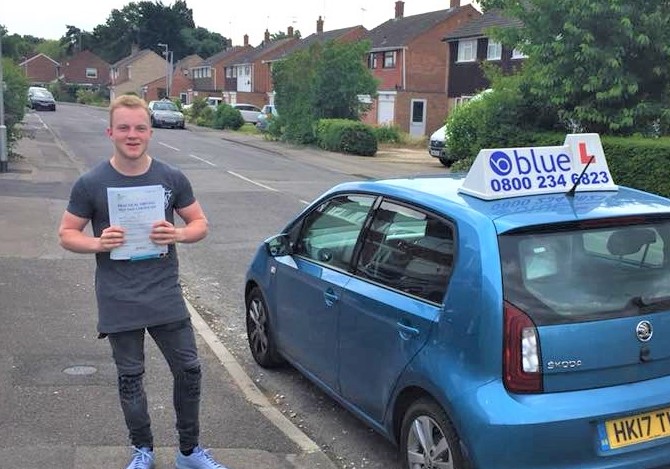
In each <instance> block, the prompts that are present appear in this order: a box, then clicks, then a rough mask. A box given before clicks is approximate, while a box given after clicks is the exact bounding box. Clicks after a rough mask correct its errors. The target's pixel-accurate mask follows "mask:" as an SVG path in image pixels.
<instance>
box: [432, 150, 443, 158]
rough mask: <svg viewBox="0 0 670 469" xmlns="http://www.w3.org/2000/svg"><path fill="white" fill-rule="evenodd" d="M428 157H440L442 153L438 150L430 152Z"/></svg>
mask: <svg viewBox="0 0 670 469" xmlns="http://www.w3.org/2000/svg"><path fill="white" fill-rule="evenodd" d="M430 156H437V157H440V156H442V152H441V151H440V150H430Z"/></svg>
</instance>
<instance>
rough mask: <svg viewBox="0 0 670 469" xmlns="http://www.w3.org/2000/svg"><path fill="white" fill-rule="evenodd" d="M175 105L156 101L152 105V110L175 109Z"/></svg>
mask: <svg viewBox="0 0 670 469" xmlns="http://www.w3.org/2000/svg"><path fill="white" fill-rule="evenodd" d="M177 110H178V109H177V106H175V105H174V104H173V103H156V104H155V105H154V111H177Z"/></svg>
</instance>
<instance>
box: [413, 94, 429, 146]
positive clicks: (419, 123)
mask: <svg viewBox="0 0 670 469" xmlns="http://www.w3.org/2000/svg"><path fill="white" fill-rule="evenodd" d="M409 113H410V114H409V115H410V120H409V134H410V135H411V136H412V137H421V136H422V135H426V100H425V99H413V100H412V102H411V103H410V109H409Z"/></svg>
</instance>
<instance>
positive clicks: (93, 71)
mask: <svg viewBox="0 0 670 469" xmlns="http://www.w3.org/2000/svg"><path fill="white" fill-rule="evenodd" d="M86 78H98V69H97V68H87V69H86Z"/></svg>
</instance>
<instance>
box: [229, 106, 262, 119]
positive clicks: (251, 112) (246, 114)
mask: <svg viewBox="0 0 670 469" xmlns="http://www.w3.org/2000/svg"><path fill="white" fill-rule="evenodd" d="M233 107H234V108H235V109H237V110H238V111H240V114H242V119H244V122H250V123H252V124H255V123H257V122H258V114H260V113H261V108H259V107H258V106H255V105H253V104H244V103H237V104H233Z"/></svg>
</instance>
